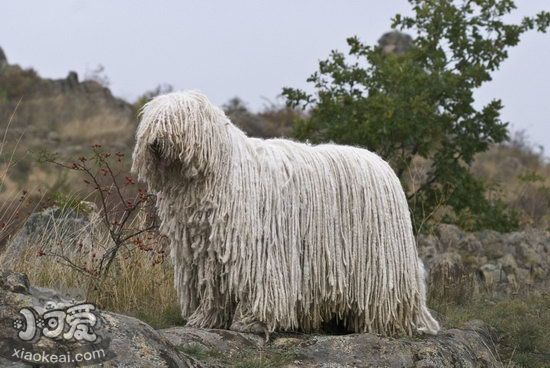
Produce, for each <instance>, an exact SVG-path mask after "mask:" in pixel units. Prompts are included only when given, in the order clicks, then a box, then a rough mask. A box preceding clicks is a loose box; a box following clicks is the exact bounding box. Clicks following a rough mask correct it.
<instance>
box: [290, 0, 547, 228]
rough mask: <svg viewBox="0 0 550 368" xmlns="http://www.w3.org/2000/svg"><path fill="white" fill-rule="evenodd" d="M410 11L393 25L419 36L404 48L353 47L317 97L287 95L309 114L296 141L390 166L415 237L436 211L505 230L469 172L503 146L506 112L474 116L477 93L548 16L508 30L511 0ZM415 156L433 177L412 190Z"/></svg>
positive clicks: (509, 223) (335, 62) (425, 5)
mask: <svg viewBox="0 0 550 368" xmlns="http://www.w3.org/2000/svg"><path fill="white" fill-rule="evenodd" d="M409 2H410V3H411V5H412V7H413V10H414V13H413V15H412V16H410V17H403V16H401V15H399V14H398V15H396V16H395V17H394V19H393V23H392V27H393V28H395V29H400V30H409V31H412V32H414V33H415V34H416V38H415V39H414V40H412V42H411V45H410V47H403V45H398V46H399V47H398V49H399V50H393V49H392V48H391V47H380V46H378V47H373V46H368V45H365V44H363V43H362V42H361V41H360V40H359V39H358V38H356V37H352V38H349V39H348V40H347V42H348V45H349V57H350V59H352V60H348V58H347V57H346V56H345V55H344V54H343V53H341V52H338V51H333V52H332V53H331V55H330V57H329V58H328V59H327V60H324V61H321V62H320V63H319V70H318V71H317V72H315V73H314V74H313V75H311V76H310V78H309V79H308V82H310V83H313V85H314V88H315V92H314V94H313V95H312V94H308V93H306V92H304V91H302V90H298V89H292V88H284V90H283V95H284V96H285V97H286V98H287V103H288V104H289V105H290V106H294V107H295V106H302V107H303V108H306V107H309V108H310V111H309V114H308V116H307V117H306V118H303V119H300V120H299V121H297V123H296V125H295V134H296V136H297V137H298V138H299V139H307V140H310V141H313V142H325V141H334V142H336V143H341V144H347V145H354V146H362V147H366V148H368V149H370V150H373V151H375V152H377V153H378V154H380V155H381V156H382V157H383V158H384V159H386V160H388V161H389V162H390V163H391V164H392V166H393V167H394V169H395V171H396V173H397V175H398V176H399V178H400V179H401V180H402V182H403V184H404V186H405V189H406V192H407V195H408V199H409V202H410V205H411V210H412V212H413V217H414V219H415V223H416V227H417V230H418V228H419V227H420V225H421V224H424V223H425V221H426V220H427V219H429V218H430V216H432V215H433V214H434V213H435V212H436V210H437V208H438V207H440V206H441V205H445V207H451V208H452V209H453V211H452V216H451V217H447V218H446V220H447V221H453V222H456V223H459V224H460V225H462V226H464V227H465V228H468V229H478V228H493V229H497V230H508V229H511V228H513V227H514V226H516V224H517V221H515V219H514V216H512V215H511V214H510V213H509V212H508V211H507V210H506V209H505V208H504V207H503V206H502V204H501V203H500V202H498V201H489V200H488V199H486V198H485V196H484V191H485V187H484V184H483V183H482V182H481V181H480V180H478V179H476V178H474V177H473V176H472V175H471V173H470V171H469V166H470V164H471V163H472V161H473V159H474V156H475V154H476V153H478V152H483V151H485V150H487V149H488V147H489V146H490V145H491V144H493V143H499V142H502V141H504V140H505V139H506V138H507V123H504V122H502V121H501V119H500V111H501V109H502V103H501V101H500V100H498V99H494V100H493V101H491V102H490V103H488V104H487V105H485V106H483V107H481V108H477V107H476V106H475V105H474V97H473V93H474V91H475V90H476V89H477V88H479V87H480V86H481V85H482V84H483V83H485V82H488V81H490V80H491V73H492V72H494V71H495V70H497V69H498V68H499V66H500V65H501V63H502V62H503V61H504V60H505V59H506V58H507V57H508V49H509V48H510V47H513V46H516V45H517V44H518V42H519V40H520V36H521V35H522V34H523V33H524V32H526V31H528V30H532V29H536V30H538V31H541V32H545V31H546V29H547V28H548V25H549V23H550V13H548V12H541V13H539V14H537V15H536V16H534V17H525V18H523V20H522V21H521V22H520V23H519V24H512V23H507V22H505V20H504V17H505V16H506V15H507V14H509V13H510V12H511V11H512V10H513V9H514V8H515V5H514V2H513V1H512V0H503V1H495V0H476V1H472V0H464V1H453V0H427V1H426V0H409ZM406 44H407V42H405V43H404V45H406ZM417 156H420V157H423V158H425V159H428V162H429V163H430V167H429V170H428V172H427V174H426V175H425V178H424V179H423V180H422V182H421V183H420V184H419V185H414V183H411V182H410V180H407V178H408V177H409V176H410V169H411V164H412V161H413V158H415V157H417Z"/></svg>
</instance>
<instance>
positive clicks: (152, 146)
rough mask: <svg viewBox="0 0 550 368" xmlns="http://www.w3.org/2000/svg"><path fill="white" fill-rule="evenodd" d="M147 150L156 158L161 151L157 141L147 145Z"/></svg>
mask: <svg viewBox="0 0 550 368" xmlns="http://www.w3.org/2000/svg"><path fill="white" fill-rule="evenodd" d="M149 149H150V150H151V152H152V153H153V155H155V156H156V157H160V155H161V152H162V150H161V146H160V142H159V141H158V140H156V139H155V140H154V141H153V143H151V144H150V145H149Z"/></svg>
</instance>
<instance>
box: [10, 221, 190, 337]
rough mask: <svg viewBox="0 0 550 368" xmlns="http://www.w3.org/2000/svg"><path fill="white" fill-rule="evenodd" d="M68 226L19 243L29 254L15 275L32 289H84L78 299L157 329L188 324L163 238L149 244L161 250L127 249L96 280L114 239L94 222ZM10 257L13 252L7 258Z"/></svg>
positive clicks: (18, 264)
mask: <svg viewBox="0 0 550 368" xmlns="http://www.w3.org/2000/svg"><path fill="white" fill-rule="evenodd" d="M59 224H61V225H59ZM63 224H64V222H63V221H59V222H58V224H57V225H56V222H55V221H52V222H49V223H48V230H47V231H44V229H43V231H41V232H40V231H38V232H37V234H36V236H32V237H30V238H29V239H28V240H27V243H25V244H20V245H19V247H22V248H23V249H25V251H24V252H23V253H22V254H20V255H18V256H17V257H14V258H18V261H17V262H16V263H15V265H14V267H13V268H14V270H16V271H19V272H23V273H25V274H27V276H28V277H29V280H30V282H31V284H33V285H36V286H42V287H48V288H53V289H57V290H79V293H78V294H79V295H82V296H85V298H86V300H87V301H89V302H92V303H94V304H96V305H97V306H98V307H99V308H101V309H103V310H108V311H112V312H116V313H121V314H125V315H130V316H134V317H136V318H139V319H141V320H143V321H145V322H146V323H149V324H150V325H151V326H153V327H155V328H162V327H168V326H174V325H181V324H182V323H183V320H182V318H181V316H180V309H179V305H178V303H177V296H176V291H175V288H174V286H173V275H172V274H173V268H172V266H171V264H170V262H168V261H167V260H165V257H164V250H162V249H160V247H164V246H165V243H164V242H163V238H161V237H160V236H159V239H153V240H152V243H150V244H156V246H158V247H159V248H156V249H151V250H146V251H145V250H141V249H138V248H137V247H132V246H126V247H124V248H123V249H121V250H120V252H119V254H118V255H117V256H116V258H115V261H114V263H113V265H112V267H111V268H110V271H109V273H108V274H107V275H105V277H97V276H96V275H94V274H93V273H89V272H86V270H93V269H94V266H95V265H94V262H95V261H97V259H99V258H100V256H101V252H103V251H105V250H106V249H108V248H109V246H110V241H111V240H110V238H109V235H108V234H106V233H105V232H102V231H101V227H100V226H99V225H98V224H97V223H96V222H94V221H92V222H91V224H89V225H87V226H85V227H83V228H81V229H76V230H75V229H74V228H73V229H70V226H67V225H63ZM94 227H97V228H99V231H98V230H97V229H96V230H94V229H93V228H94ZM92 238H93V239H92ZM60 255H62V256H63V257H61V256H60ZM9 256H10V252H9V251H8V252H7V253H5V254H4V257H9ZM159 257H160V258H159ZM69 261H70V262H69Z"/></svg>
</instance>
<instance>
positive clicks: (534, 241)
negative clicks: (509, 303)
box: [417, 224, 550, 295]
mask: <svg viewBox="0 0 550 368" xmlns="http://www.w3.org/2000/svg"><path fill="white" fill-rule="evenodd" d="M417 240H418V250H419V253H420V256H421V258H422V259H423V260H424V262H425V264H426V266H427V268H428V269H429V274H430V282H429V284H430V290H431V294H432V295H433V294H441V293H445V292H446V291H448V292H452V293H455V294H456V293H459V294H460V293H461V292H460V289H461V288H462V289H464V290H463V292H464V293H465V294H468V295H473V294H475V293H474V292H475V291H491V292H493V291H495V292H501V293H516V292H518V291H519V290H520V289H522V288H523V289H525V288H529V289H538V290H549V287H550V281H549V280H550V233H549V232H547V231H543V230H528V231H522V232H513V233H507V234H501V233H498V232H496V231H489V230H485V231H480V232H476V233H467V232H464V231H462V230H460V229H459V228H458V227H456V226H454V225H446V224H443V225H440V226H439V227H438V228H437V230H436V231H435V233H434V234H432V235H421V236H419V237H418V239H417ZM443 289H446V290H443Z"/></svg>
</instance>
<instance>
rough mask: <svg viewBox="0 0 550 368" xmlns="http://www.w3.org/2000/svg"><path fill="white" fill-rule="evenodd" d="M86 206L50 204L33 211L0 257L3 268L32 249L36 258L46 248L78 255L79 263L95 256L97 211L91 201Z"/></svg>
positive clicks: (12, 264) (71, 256)
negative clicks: (47, 206) (94, 242)
mask: <svg viewBox="0 0 550 368" xmlns="http://www.w3.org/2000/svg"><path fill="white" fill-rule="evenodd" d="M82 207H83V208H85V209H88V210H89V211H82V212H76V211H75V210H73V209H71V208H67V209H61V208H59V207H50V208H47V209H45V210H43V211H41V212H37V213H33V214H32V215H31V216H29V218H28V219H27V221H26V222H25V224H24V225H23V226H22V228H21V229H20V230H19V231H18V232H17V233H16V234H15V235H14V237H13V238H12V239H10V241H9V242H8V243H7V245H6V247H5V249H4V251H3V253H2V255H1V256H0V268H4V269H11V268H13V267H14V265H15V264H17V262H18V261H19V260H21V259H22V257H24V256H25V255H26V253H27V252H29V251H31V252H34V254H33V255H32V256H33V257H36V254H37V253H38V252H39V251H40V252H42V251H43V252H46V253H48V254H61V255H64V256H67V257H69V258H78V260H79V263H81V261H82V260H83V259H85V258H86V257H91V252H92V248H93V244H92V238H93V237H94V236H95V235H94V234H95V232H96V229H95V228H94V224H93V222H94V220H93V217H94V216H95V212H94V209H93V207H90V204H88V203H84V204H83V205H82ZM83 213H87V215H85V214H83ZM97 256H99V255H97Z"/></svg>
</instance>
